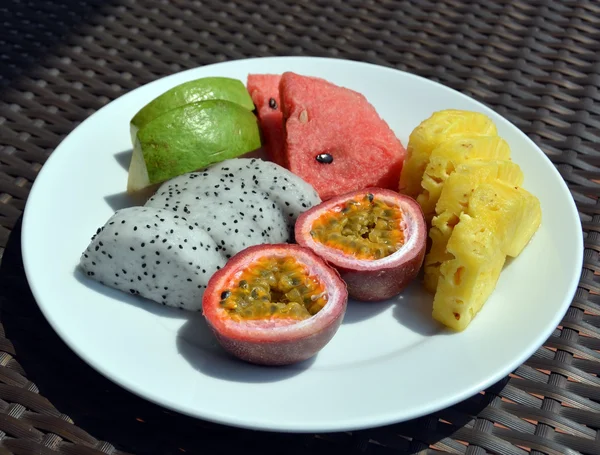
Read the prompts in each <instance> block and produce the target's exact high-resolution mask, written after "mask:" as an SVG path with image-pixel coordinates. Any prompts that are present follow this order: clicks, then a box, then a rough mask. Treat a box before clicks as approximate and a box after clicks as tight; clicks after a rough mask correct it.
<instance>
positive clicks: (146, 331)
mask: <svg viewBox="0 0 600 455" xmlns="http://www.w3.org/2000/svg"><path fill="white" fill-rule="evenodd" d="M283 71H295V72H297V73H301V74H305V75H314V76H320V77H324V78H326V79H328V80H330V81H331V82H334V83H336V84H339V85H342V86H346V87H349V88H352V89H354V90H358V91H359V92H362V93H363V94H364V95H365V96H366V97H367V98H368V99H369V100H370V101H371V103H372V104H373V105H374V106H375V107H376V109H377V110H378V111H379V113H380V114H381V115H382V116H383V117H384V118H385V119H386V120H387V122H388V123H389V124H390V125H391V127H392V128H393V129H394V131H395V132H396V134H397V136H398V137H399V138H400V139H401V140H402V141H403V143H404V144H405V145H406V143H407V140H408V135H409V133H410V131H411V130H412V129H413V128H414V127H415V126H417V124H418V123H419V122H420V121H421V120H423V119H425V118H426V117H428V116H429V115H431V113H432V112H434V111H436V110H441V109H447V108H457V109H469V110H476V111H480V112H484V113H486V114H488V115H489V116H491V117H492V118H493V120H494V121H495V122H496V124H497V126H498V130H499V132H500V134H501V135H502V136H503V137H504V138H505V139H506V140H507V141H508V143H509V144H510V146H511V147H512V151H513V158H514V161H515V162H517V163H518V164H519V165H520V166H521V167H522V169H523V171H524V173H525V185H524V186H525V188H527V189H528V190H530V191H531V192H533V193H534V194H535V195H537V196H538V197H539V198H540V200H541V204H542V210H543V224H542V226H541V228H540V229H539V231H538V232H537V234H536V235H535V237H534V239H533V240H532V242H531V243H530V244H529V246H528V247H527V248H526V249H525V251H524V252H523V253H522V254H521V255H520V256H519V257H518V258H517V259H515V260H514V261H512V263H510V264H509V265H508V266H507V267H506V269H505V270H504V272H503V273H502V276H501V278H500V281H499V283H498V285H497V289H496V291H495V292H494V294H493V295H492V297H491V298H490V299H489V300H488V302H487V303H486V305H485V307H484V308H483V310H482V311H481V313H480V314H479V315H478V316H477V317H476V318H475V320H474V322H473V323H472V324H471V326H470V327H469V328H468V329H467V330H466V331H464V332H463V333H460V334H449V333H447V332H446V331H445V330H443V329H441V328H440V327H439V326H438V325H436V324H435V323H434V322H433V321H432V319H431V316H430V311H431V301H432V298H431V296H429V295H427V294H426V293H425V292H424V291H423V290H422V289H421V287H420V285H419V284H414V285H413V286H412V287H411V288H410V289H409V290H407V291H406V292H404V293H403V294H402V295H401V296H399V297H398V298H396V299H394V300H392V301H389V302H386V303H375V304H373V303H370V304H364V303H363V304H361V303H357V302H350V303H349V306H348V312H347V315H346V317H345V320H344V323H343V325H342V326H341V328H340V330H339V331H338V333H337V334H336V336H335V337H334V338H333V340H332V341H331V342H330V343H329V344H328V345H327V346H326V347H325V349H323V350H322V351H321V352H320V353H319V354H318V355H317V356H316V357H315V358H314V359H313V360H312V361H308V362H306V363H304V364H302V365H297V366H292V367H287V368H264V367H255V366H251V365H248V364H245V363H242V362H238V361H236V360H233V359H231V358H230V357H228V356H227V355H225V354H224V353H223V351H221V349H220V348H219V347H218V346H217V345H216V344H215V341H214V339H213V337H212V335H211V334H210V333H209V332H208V329H207V326H206V324H205V323H204V322H203V320H202V319H201V317H199V315H193V317H191V318H190V315H188V314H185V313H183V312H181V311H170V310H168V309H165V308H163V307H161V306H159V305H154V304H152V303H147V302H142V301H141V300H138V299H137V298H136V297H132V296H129V295H125V294H121V293H119V292H118V291H115V290H112V289H108V288H104V287H103V286H101V285H99V284H97V283H95V282H90V281H89V280H87V279H86V278H84V277H82V276H80V275H79V273H75V267H76V265H77V264H78V261H79V257H80V254H81V252H82V251H83V250H84V249H85V247H86V246H87V244H88V242H89V240H90V237H91V235H92V234H93V233H94V232H95V231H96V228H98V227H99V226H101V225H103V224H104V223H105V221H106V220H107V219H108V218H109V217H110V215H111V214H112V213H113V209H114V208H116V207H122V206H124V205H125V204H131V201H129V200H128V199H127V197H126V196H125V195H124V193H123V191H124V189H125V185H126V179H127V172H126V170H125V168H124V166H123V161H124V159H126V158H127V153H126V152H127V151H128V150H130V148H131V146H130V139H129V120H130V119H131V117H132V116H133V115H134V114H135V112H136V111H137V110H138V109H139V108H140V107H142V106H143V105H144V104H146V103H147V102H148V101H150V100H151V99H152V98H153V97H155V96H157V95H159V94H160V93H162V92H164V91H165V90H167V89H169V88H170V87H172V86H174V85H176V84H179V83H182V82H184V81H187V80H190V79H195V78H199V77H203V76H229V77H235V78H239V79H241V80H242V81H244V82H245V80H246V76H247V74H248V73H264V72H271V73H281V72H283ZM340 121H343V113H342V114H341V117H340ZM22 249H23V259H24V262H25V269H26V272H27V278H28V279H29V283H30V286H31V289H32V291H33V294H34V296H35V298H36V300H37V302H38V304H39V306H40V308H41V309H42V311H43V313H44V315H45V316H46V318H47V319H48V321H49V322H50V324H51V325H52V327H53V328H54V329H55V330H56V331H57V332H58V334H59V335H60V336H61V337H62V339H63V340H64V341H65V342H66V343H67V344H68V345H69V346H70V347H71V348H72V349H73V350H74V351H75V352H76V353H77V354H78V355H79V356H81V357H82V358H83V359H84V360H85V361H86V362H88V363H89V364H90V365H92V366H93V367H94V368H96V369H97V370H98V371H99V372H100V373H102V374H103V375H105V376H107V377H108V378H110V379H111V380H113V381H115V382H116V383H118V384H120V385H121V386H123V387H125V388H126V389H128V390H130V391H132V392H134V393H136V394H139V395H141V396H142V397H144V398H146V399H148V400H150V401H153V402H156V403H159V404H161V405H163V406H165V407H167V408H171V409H174V410H177V411H180V412H182V413H185V414H189V415H191V416H195V417H199V418H203V419H208V420H212V421H217V422H221V423H226V424H230V425H235V426H242V427H249V428H255V429H266V430H283V431H311V432H320V431H338V430H351V429H359V428H366V427H372V426H377V425H382V424H389V423H393V422H398V421H402V420H407V419H411V418H415V417H418V416H421V415H424V414H427V413H430V412H433V411H436V410H439V409H441V408H444V407H447V406H450V405H452V404H454V403H456V402H458V401H461V400H463V399H466V398H468V397H469V396H471V395H474V394H476V393H478V392H479V391H481V390H482V389H484V388H485V387H487V386H489V385H491V384H493V383H495V382H496V381H498V380H500V379H502V378H503V377H504V376H505V375H507V374H508V373H510V372H511V371H512V370H513V369H515V368H516V367H517V366H518V365H520V364H521V363H522V362H524V361H525V360H527V358H528V357H529V356H530V355H531V354H532V353H533V352H535V350H536V349H537V348H538V347H539V346H540V345H541V344H542V343H543V342H544V341H545V340H546V339H547V337H548V336H549V335H550V334H551V333H552V331H553V329H554V328H555V327H556V326H557V325H558V324H559V322H560V320H561V318H562V316H563V315H564V313H565V311H566V310H567V308H568V306H569V304H570V301H571V299H572V297H573V295H574V293H575V290H576V286H577V282H578V279H579V276H580V270H581V265H582V260H583V238H582V232H581V225H580V221H579V217H578V213H577V210H576V207H575V205H574V203H573V200H572V197H571V195H570V193H569V190H568V189H567V186H566V185H565V183H564V181H563V180H562V178H561V177H560V175H559V173H558V172H557V171H556V169H555V167H554V166H553V165H552V163H551V162H550V161H549V160H548V159H547V158H546V157H545V155H544V154H543V153H542V151H541V150H540V149H539V148H538V147H536V146H535V145H534V143H533V142H532V141H531V140H529V139H528V138H527V137H526V136H525V135H524V134H523V133H522V132H521V131H519V130H518V129H517V128H516V127H515V126H513V125H512V124H511V123H509V122H508V121H507V120H505V119H504V118H502V117H500V116H499V115H497V114H496V113H494V112H493V111H492V110H490V109H488V108H486V107H485V106H483V105H482V104H480V103H478V102H476V101H474V100H472V99H470V98H468V97H467V96H464V95H462V94H460V93H458V92H456V91H453V90H451V89H449V88H447V87H444V86H442V85H440V84H437V83H434V82H431V81H429V80H426V79H423V78H420V77H417V76H414V75H411V74H407V73H403V72H400V71H396V70H393V69H388V68H383V67H379V66H374V65H369V64H364V63H358V62H351V61H343V60H336V59H319V58H305V57H286V58H264V59H250V60H238V61H232V62H227V63H221V64H217V65H211V66H206V67H202V68H197V69H192V70H189V71H185V72H182V73H179V74H175V75H172V76H169V77H166V78H164V79H160V80H158V81H155V82H153V83H151V84H148V85H146V86H143V87H140V88H138V89H136V90H134V91H132V92H130V93H128V94H126V95H124V96H122V97H121V98H119V99H117V100H115V101H113V102H112V103H110V104H109V105H107V106H105V107H104V108H102V109H101V110H99V111H98V112H97V113H95V114H94V115H92V116H91V117H90V118H88V119H87V120H86V121H85V122H83V123H82V124H81V125H80V126H78V127H77V128H76V129H75V130H74V131H73V132H72V133H71V134H70V135H69V136H68V137H67V138H66V139H65V140H64V141H63V142H62V144H60V146H59V147H58V148H57V149H56V151H55V152H54V153H53V154H52V156H51V157H50V159H49V160H48V162H47V163H46V165H45V166H44V168H43V170H42V172H41V173H40V175H39V176H38V178H37V180H36V181H35V185H34V186H33V189H32V191H31V195H30V196H29V201H28V203H27V207H26V210H25V217H24V223H23V241H22Z"/></svg>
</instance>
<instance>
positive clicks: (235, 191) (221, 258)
mask: <svg viewBox="0 0 600 455" xmlns="http://www.w3.org/2000/svg"><path fill="white" fill-rule="evenodd" d="M320 202H321V200H320V199H319V196H318V195H317V193H316V191H315V190H314V189H313V187H312V186H311V185H310V184H308V183H306V182H305V181H303V180H302V179H301V178H300V177H298V176H296V175H294V174H292V173H291V172H289V171H288V170H286V169H284V168H283V167H281V166H278V165H276V164H274V163H271V162H268V161H262V160H260V159H248V158H238V159H232V160H227V161H223V162H221V163H219V164H216V165H213V166H210V167H208V168H206V169H203V170H201V171H198V172H192V173H188V174H184V175H182V176H179V177H176V178H174V179H171V180H169V181H167V182H165V183H163V184H162V185H161V186H160V188H159V189H158V190H157V192H156V194H155V195H154V196H153V197H152V198H150V199H149V200H148V202H147V203H146V205H145V206H144V207H130V208H125V209H121V210H119V211H117V212H116V213H115V214H114V215H113V216H112V217H111V218H110V219H109V220H108V221H107V223H106V224H105V225H104V226H103V227H102V228H100V229H99V230H98V232H97V233H96V235H95V236H94V237H93V238H92V242H91V243H90V245H89V246H88V247H87V249H86V250H85V252H84V253H83V254H82V256H81V260H80V267H81V269H82V271H83V273H85V274H86V275H87V276H88V277H89V278H91V279H94V280H97V281H99V282H101V283H103V284H104V285H106V286H110V287H113V288H116V289H119V290H121V291H124V292H129V293H131V294H135V295H139V296H141V297H144V298H147V299H150V300H153V301H155V302H158V303H162V304H164V305H169V306H172V307H177V308H182V309H186V310H191V311H197V310H200V309H201V306H202V296H203V294H204V289H205V288H206V285H207V283H208V280H209V279H210V277H211V276H212V275H213V273H214V272H215V271H216V270H218V269H219V268H221V267H223V266H224V265H225V263H226V261H227V259H228V258H230V257H231V256H233V255H234V254H236V253H238V252H240V251H241V250H243V249H245V248H246V247H248V246H251V245H257V244H263V243H285V242H289V241H290V240H292V239H293V227H294V224H295V221H296V218H297V217H298V215H300V214H301V213H302V212H304V211H306V210H307V209H308V208H310V207H312V206H314V205H316V204H319V203H320Z"/></svg>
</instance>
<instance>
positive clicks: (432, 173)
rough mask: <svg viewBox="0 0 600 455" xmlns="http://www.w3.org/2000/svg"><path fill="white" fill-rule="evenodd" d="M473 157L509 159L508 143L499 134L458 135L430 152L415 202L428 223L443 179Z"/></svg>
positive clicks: (473, 158) (433, 211) (440, 191)
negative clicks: (420, 188)
mask: <svg viewBox="0 0 600 455" xmlns="http://www.w3.org/2000/svg"><path fill="white" fill-rule="evenodd" d="M475 159H482V160H483V159H487V160H510V147H509V146H508V143H507V142H506V141H505V140H504V139H502V138H501V137H499V136H459V137H455V138H451V139H449V140H448V141H444V142H442V143H441V144H440V145H438V146H437V147H436V148H435V149H433V151H432V152H431V156H430V158H429V164H427V167H426V168H425V172H424V174H423V179H422V181H421V187H422V188H423V190H422V191H421V193H420V194H419V195H418V196H417V202H419V204H420V205H421V208H422V209H423V214H424V215H425V220H426V221H427V222H428V223H430V222H431V219H432V218H433V216H434V214H435V205H436V204H437V201H438V199H439V197H440V194H441V193H442V188H443V186H444V182H445V181H446V180H447V179H448V177H449V176H450V174H452V173H453V172H454V170H455V169H456V168H457V167H458V166H459V165H460V164H463V163H466V162H467V161H470V160H475Z"/></svg>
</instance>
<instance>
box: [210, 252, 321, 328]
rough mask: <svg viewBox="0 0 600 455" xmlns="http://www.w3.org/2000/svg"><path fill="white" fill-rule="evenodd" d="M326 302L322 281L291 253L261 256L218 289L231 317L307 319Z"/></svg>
mask: <svg viewBox="0 0 600 455" xmlns="http://www.w3.org/2000/svg"><path fill="white" fill-rule="evenodd" d="M326 303H327V292H326V291H325V287H324V286H323V284H322V283H321V282H320V281H319V280H318V279H317V278H316V277H315V276H313V275H311V274H310V273H309V272H308V270H307V269H306V267H304V266H303V265H302V264H300V263H299V262H298V261H297V260H296V259H295V258H293V257H265V258H261V259H260V260H258V261H256V262H253V263H252V264H251V265H250V266H249V267H247V268H246V269H245V270H243V271H242V272H241V273H240V274H237V275H236V281H234V282H231V283H230V285H229V288H228V289H225V290H223V291H222V292H221V302H220V304H221V307H222V308H224V309H225V310H227V312H228V313H229V315H230V316H231V317H232V318H233V319H237V320H240V319H244V320H247V319H269V318H287V319H289V318H292V319H299V320H300V319H307V318H309V317H311V316H312V315H315V314H317V313H318V312H319V311H320V310H321V309H322V308H323V307H324V306H325V304H326Z"/></svg>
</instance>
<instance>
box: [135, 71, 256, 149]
mask: <svg viewBox="0 0 600 455" xmlns="http://www.w3.org/2000/svg"><path fill="white" fill-rule="evenodd" d="M205 100H226V101H231V102H232V103H237V104H239V105H240V106H242V107H244V108H246V109H248V110H249V111H252V110H254V103H253V102H252V98H250V95H249V94H248V90H246V87H245V86H244V84H243V83H242V82H241V81H239V80H237V79H231V78H228V77H204V78H201V79H195V80H193V81H189V82H184V83H183V84H180V85H177V86H175V87H173V88H172V89H170V90H167V91H166V92H165V93H163V94H162V95H159V96H158V97H156V98H154V99H153V100H152V101H150V102H149V103H148V104H146V105H145V106H144V107H143V108H141V109H140V110H139V111H138V113H137V114H135V116H134V117H133V118H132V119H131V122H130V129H131V141H132V144H133V143H135V135H136V132H137V130H138V129H140V128H141V127H143V126H144V125H145V124H146V123H148V122H150V121H151V120H153V119H155V118H156V117H158V116H159V115H161V114H164V113H165V112H167V111H170V110H171V109H175V108H178V107H180V106H183V105H185V104H189V103H195V102H198V101H205Z"/></svg>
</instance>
